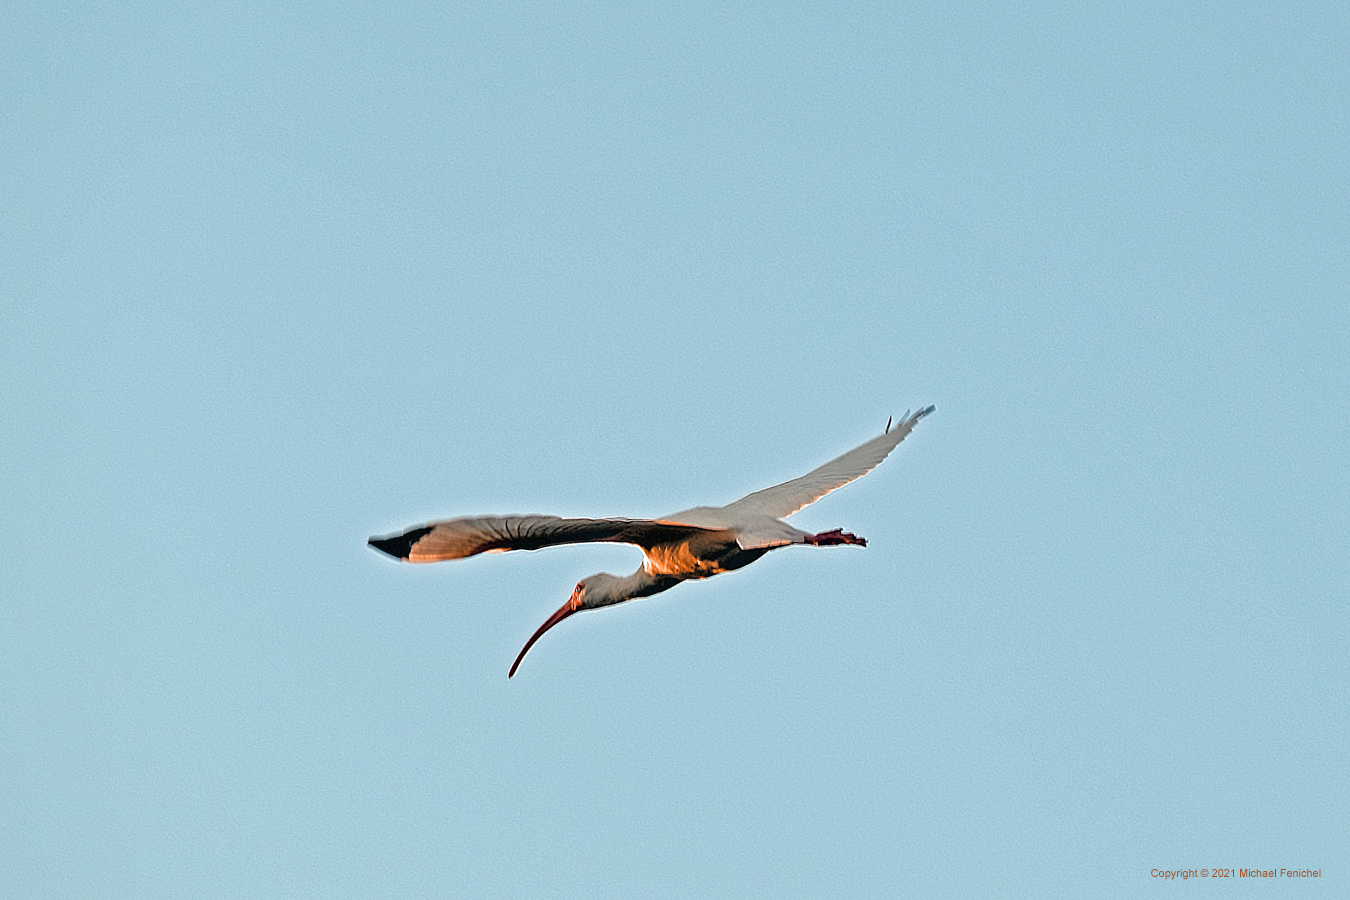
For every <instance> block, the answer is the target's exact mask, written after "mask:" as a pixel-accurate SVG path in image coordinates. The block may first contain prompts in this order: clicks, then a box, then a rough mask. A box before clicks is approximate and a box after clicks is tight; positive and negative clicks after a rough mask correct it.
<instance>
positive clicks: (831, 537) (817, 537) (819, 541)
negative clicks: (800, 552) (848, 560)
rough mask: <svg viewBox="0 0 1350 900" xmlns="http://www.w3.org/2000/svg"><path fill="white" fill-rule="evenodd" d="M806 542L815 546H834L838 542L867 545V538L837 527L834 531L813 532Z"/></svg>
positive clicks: (860, 545)
mask: <svg viewBox="0 0 1350 900" xmlns="http://www.w3.org/2000/svg"><path fill="white" fill-rule="evenodd" d="M806 543H808V544H811V545H812V546H814V547H833V546H835V545H837V544H857V545H858V546H859V547H866V546H867V538H860V537H858V536H857V535H856V534H849V533H848V532H847V531H845V530H844V529H842V528H836V529H834V530H833V531H822V532H821V533H820V534H813V535H810V536H809V537H807V539H806Z"/></svg>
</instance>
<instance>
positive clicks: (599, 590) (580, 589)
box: [506, 572, 633, 678]
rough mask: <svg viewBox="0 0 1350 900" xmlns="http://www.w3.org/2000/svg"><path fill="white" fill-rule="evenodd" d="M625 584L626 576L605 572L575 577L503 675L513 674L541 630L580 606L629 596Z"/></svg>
mask: <svg viewBox="0 0 1350 900" xmlns="http://www.w3.org/2000/svg"><path fill="white" fill-rule="evenodd" d="M626 586H627V579H624V578H620V577H618V576H617V575H611V574H609V573H608V572H597V573H596V574H594V575H588V576H587V577H585V578H583V579H581V580H580V581H578V582H577V586H576V587H575V588H573V589H572V596H571V597H569V598H568V600H567V602H566V603H564V604H563V605H562V606H560V607H559V608H558V611H557V612H555V613H554V614H553V615H551V616H549V617H548V621H546V622H545V623H544V624H543V625H540V626H539V630H538V631H536V632H535V633H534V634H533V635H532V636H531V637H530V639H529V640H528V641H526V642H525V646H524V647H523V648H521V651H520V655H519V656H517V657H516V661H515V662H514V663H513V664H512V665H511V671H510V672H509V673H507V676H506V677H507V678H510V677H511V676H512V675H515V674H516V669H518V668H520V661H521V660H522V659H524V658H525V654H526V653H528V652H530V648H531V647H533V646H534V642H535V641H537V640H539V638H541V637H543V635H544V632H545V631H548V630H549V629H550V628H552V627H553V626H554V625H557V624H558V623H559V622H561V621H562V620H563V619H565V618H567V617H568V616H570V615H572V614H573V613H577V612H580V611H581V610H583V609H598V608H600V607H602V606H613V605H614V604H615V603H622V602H623V601H625V600H631V599H632V598H633V594H632V593H631V592H630V591H628V590H627V589H626Z"/></svg>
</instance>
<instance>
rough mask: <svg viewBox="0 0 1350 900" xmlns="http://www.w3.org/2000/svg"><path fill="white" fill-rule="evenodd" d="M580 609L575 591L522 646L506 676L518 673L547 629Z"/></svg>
mask: <svg viewBox="0 0 1350 900" xmlns="http://www.w3.org/2000/svg"><path fill="white" fill-rule="evenodd" d="M578 609H580V605H579V604H578V603H577V592H576V591H573V592H572V596H571V597H570V598H569V599H568V601H567V602H566V603H564V604H563V605H562V607H561V608H560V609H559V610H558V611H557V612H555V613H554V614H553V615H551V616H549V617H548V621H547V622H545V623H544V624H543V625H540V626H539V630H538V631H536V632H535V633H534V634H533V635H531V637H530V639H529V640H528V641H526V642H525V646H524V647H522V648H521V650H520V655H519V656H517V657H516V661H515V662H513V663H511V671H510V672H507V673H506V677H507V678H510V677H511V676H512V675H515V674H516V669H519V668H520V661H521V660H522V659H524V658H525V654H526V653H529V652H530V648H531V647H533V646H534V642H535V641H537V640H539V639H540V638H541V637H543V635H544V632H545V631H548V630H549V629H550V628H552V627H553V626H554V625H557V624H558V623H559V622H561V621H562V620H563V619H565V618H567V617H568V616H570V615H572V613H574V612H576V611H577V610H578Z"/></svg>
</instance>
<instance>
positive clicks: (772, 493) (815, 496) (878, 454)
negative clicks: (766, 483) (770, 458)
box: [726, 406, 934, 519]
mask: <svg viewBox="0 0 1350 900" xmlns="http://www.w3.org/2000/svg"><path fill="white" fill-rule="evenodd" d="M933 409H934V407H932V406H929V407H927V408H925V409H921V410H919V411H918V412H916V413H914V415H910V414H909V413H905V415H904V416H903V417H902V418H901V421H900V424H899V425H896V426H895V427H894V428H890V429H889V430H887V431H886V433H885V434H882V435H881V436H879V437H875V438H873V439H872V440H870V441H868V442H867V443H865V444H862V445H860V446H858V447H855V448H853V449H852V450H850V451H848V452H847V453H845V454H844V455H843V456H839V457H836V458H835V459H832V460H830V461H829V462H827V463H825V465H823V466H820V467H818V468H816V469H812V470H811V471H810V472H807V473H806V474H805V475H803V476H802V477H801V478H794V479H793V480H791V481H785V482H783V483H782V484H776V485H774V486H773V487H768V488H764V489H763V490H760V491H755V492H754V493H753V494H746V495H745V496H744V497H742V498H741V499H739V500H737V501H736V502H735V503H731V504H728V505H727V507H726V510H727V512H729V513H730V512H735V513H739V514H758V515H766V516H773V517H774V518H776V519H783V518H786V517H788V516H790V515H792V514H793V513H795V512H797V511H798V510H799V509H801V508H802V507H804V506H807V505H809V504H812V503H815V502H816V501H817V500H819V499H820V498H821V497H824V496H825V495H826V494H828V493H829V492H830V491H833V490H835V489H837V488H841V487H843V486H844V485H846V484H848V483H849V482H850V481H855V480H857V479H859V478H861V477H863V476H864V475H866V474H867V473H868V472H870V471H872V470H873V469H875V468H876V467H877V466H878V465H880V464H881V461H882V460H883V459H885V458H886V457H887V456H888V455H890V452H891V451H892V450H894V449H895V447H896V445H897V444H899V443H900V442H901V441H903V440H904V439H905V437H906V436H907V435H908V434H909V433H910V432H911V431H913V430H914V425H915V423H917V422H918V421H919V420H920V419H922V418H923V417H924V416H926V415H928V414H929V413H930V412H932V411H933Z"/></svg>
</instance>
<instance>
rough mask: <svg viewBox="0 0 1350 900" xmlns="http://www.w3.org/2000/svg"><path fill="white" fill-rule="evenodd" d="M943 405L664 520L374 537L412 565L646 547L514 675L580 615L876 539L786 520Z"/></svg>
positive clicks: (538, 521)
mask: <svg viewBox="0 0 1350 900" xmlns="http://www.w3.org/2000/svg"><path fill="white" fill-rule="evenodd" d="M932 411H933V407H931V406H929V407H927V408H925V409H921V410H919V411H918V412H917V413H914V414H913V415H912V416H911V415H909V414H908V413H906V415H905V416H904V417H902V419H901V421H900V424H899V425H897V426H896V427H895V428H894V429H892V428H890V423H889V422H888V423H887V429H886V432H885V433H884V434H882V435H881V436H880V437H876V438H873V439H872V440H870V441H868V442H867V443H865V444H862V445H861V446H859V447H856V448H854V449H853V450H850V451H849V452H848V453H845V454H844V455H843V456H840V457H838V458H836V459H833V460H830V461H829V462H827V463H825V465H823V466H820V467H819V468H817V469H814V470H813V471H811V472H809V473H807V474H806V475H803V476H802V477H801V478H796V479H793V480H792V481H786V482H783V483H782V484H778V485H774V486H773V487H770V488H765V489H764V490H762V491H756V492H755V493H753V494H748V495H747V496H745V497H742V498H741V499H739V500H737V501H736V502H734V503H731V504H728V505H727V506H696V507H694V508H693V509H686V510H683V511H681V512H678V513H673V514H671V515H669V516H663V517H661V518H659V519H560V518H558V517H556V516H484V517H475V518H461V519H446V520H443V521H439V522H432V523H430V524H428V525H421V526H418V527H416V528H411V529H409V530H407V531H405V532H403V533H401V534H397V535H390V536H388V537H383V538H375V537H373V538H371V539H370V541H369V543H370V545H371V546H372V547H375V548H376V549H377V550H381V551H383V552H385V553H388V554H389V555H390V556H393V557H396V558H398V559H401V560H404V561H405V562H412V563H428V562H439V561H441V560H447V559H463V558H464V557H467V556H475V555H477V554H479V553H501V552H505V551H508V550H538V549H541V548H543V547H551V546H556V545H559V544H575V543H586V542H606V543H609V542H617V543H625V544H635V545H636V546H638V547H641V548H642V551H643V555H644V559H643V563H642V567H641V568H639V569H638V570H637V571H636V572H634V573H633V574H631V575H627V576H617V575H610V574H608V573H605V572H601V573H599V574H596V575H591V576H590V577H588V578H583V579H582V580H581V581H580V582H578V583H577V586H576V589H575V590H574V591H573V592H572V597H571V599H569V600H568V601H567V603H565V604H563V606H562V607H561V608H560V609H559V610H558V611H557V612H555V613H554V614H553V615H552V616H551V617H550V618H549V619H548V621H546V622H545V623H544V624H543V625H542V626H540V628H539V630H538V631H536V632H535V633H534V636H533V637H531V638H530V639H529V641H528V642H526V644H525V647H524V649H522V650H521V651H520V655H519V656H517V657H516V661H515V664H514V665H512V666H511V671H510V673H509V675H508V677H510V675H514V674H515V673H516V668H517V667H518V666H519V665H520V661H521V660H522V659H524V658H525V654H526V653H527V652H528V651H529V649H530V647H531V646H533V645H534V642H535V641H537V640H538V639H539V637H540V636H541V635H542V634H543V633H544V632H545V631H548V630H549V629H550V628H552V627H553V626H554V625H556V624H558V623H559V622H561V621H562V620H563V619H565V618H567V617H568V616H570V615H572V614H573V613H575V612H578V611H580V610H584V609H597V608H599V607H602V606H612V605H613V604H615V603H622V602H624V601H626V600H632V599H635V598H637V597H649V596H651V595H652V594H657V593H660V592H661V591H664V590H668V589H670V588H672V587H674V586H675V585H677V584H679V583H680V582H682V581H688V580H691V579H700V578H710V577H712V576H713V575H718V574H721V573H722V572H730V571H732V570H734V569H739V568H742V567H743V566H747V565H749V564H750V563H752V562H754V561H755V560H757V559H759V558H760V557H761V556H763V555H764V554H766V553H768V552H769V551H770V550H773V549H775V548H778V547H786V546H790V545H792V544H811V545H814V546H818V547H820V546H833V545H837V544H857V545H860V546H866V545H867V541H866V540H864V539H863V538H860V537H857V536H855V535H852V534H848V533H846V532H844V531H841V530H840V529H835V530H833V531H825V532H821V533H819V534H812V533H810V532H806V531H801V530H800V529H797V528H794V527H792V526H791V525H789V524H788V523H787V522H784V521H783V519H784V518H786V517H787V516H790V515H792V514H793V513H795V512H797V511H798V510H799V509H801V508H802V507H804V506H806V505H807V504H810V503H814V502H815V501H816V500H819V499H820V498H821V497H823V496H825V495H826V494H828V493H829V492H830V491H833V490H835V489H836V488H839V487H842V486H843V485H845V484H848V483H849V482H850V481H853V480H855V479H857V478H861V477H862V476H863V475H865V474H867V473H868V472H870V471H871V470H872V469H874V468H875V467H876V466H877V465H878V464H879V463H880V462H881V461H882V460H883V459H885V458H886V456H887V455H888V454H889V453H890V452H891V450H893V449H894V448H895V446H896V445H897V444H899V443H900V441H902V440H904V438H905V436H906V435H908V434H909V432H910V431H911V430H912V429H913V428H914V424H915V423H916V422H918V421H919V419H921V418H923V417H924V416H926V415H928V414H929V413H930V412H932Z"/></svg>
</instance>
